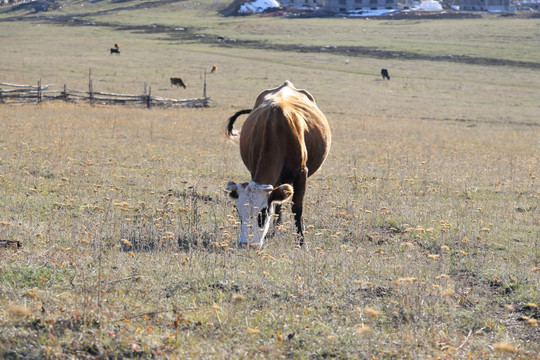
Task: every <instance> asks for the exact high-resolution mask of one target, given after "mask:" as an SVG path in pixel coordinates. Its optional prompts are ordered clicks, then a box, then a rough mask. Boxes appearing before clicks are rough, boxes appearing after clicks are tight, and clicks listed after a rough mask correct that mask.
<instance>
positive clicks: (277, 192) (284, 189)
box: [268, 184, 293, 204]
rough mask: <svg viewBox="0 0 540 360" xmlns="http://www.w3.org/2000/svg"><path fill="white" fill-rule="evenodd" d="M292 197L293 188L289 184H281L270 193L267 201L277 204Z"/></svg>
mask: <svg viewBox="0 0 540 360" xmlns="http://www.w3.org/2000/svg"><path fill="white" fill-rule="evenodd" d="M292 195H293V188H292V186H291V185H289V184H283V185H281V186H279V187H277V188H275V189H274V190H272V192H271V193H270V198H269V199H268V203H270V204H271V203H273V202H278V203H282V202H284V201H287V200H289V199H290V198H291V197H292Z"/></svg>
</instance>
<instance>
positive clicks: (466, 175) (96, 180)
mask: <svg viewBox="0 0 540 360" xmlns="http://www.w3.org/2000/svg"><path fill="white" fill-rule="evenodd" d="M120 4H123V5H122V6H123V7H125V9H122V10H119V9H118V6H119V5H118V4H117V3H111V2H97V3H94V4H88V3H84V6H81V3H69V4H68V5H67V6H65V7H64V8H62V9H59V10H57V11H54V12H51V13H50V15H51V16H56V15H70V16H74V15H77V16H80V17H82V18H83V19H84V20H85V21H94V22H96V23H113V22H114V23H118V24H119V25H124V26H127V25H131V26H141V25H148V24H157V25H163V26H173V27H174V26H186V28H190V27H194V28H195V27H196V29H194V30H193V31H194V32H193V34H195V33H198V32H200V33H204V34H207V36H206V38H209V37H211V36H215V35H218V34H226V36H227V37H236V38H238V39H240V38H241V36H242V37H244V38H245V39H247V40H257V41H262V40H265V41H267V42H268V43H273V44H287V43H290V44H309V45H320V46H326V45H343V46H351V44H353V43H354V42H356V41H357V38H358V36H359V34H360V32H362V33H364V31H363V30H362V29H364V28H365V29H366V31H365V32H366V33H368V34H369V37H368V39H366V40H365V41H366V43H365V44H366V46H375V44H376V45H377V47H378V48H385V49H387V50H395V51H402V50H407V51H411V52H426V53H430V54H449V53H450V54H455V55H458V54H469V55H472V56H478V57H486V58H501V59H507V60H515V61H533V62H534V61H537V59H538V55H539V54H538V52H539V51H540V50H539V49H538V47H537V46H531V43H532V42H534V41H535V40H534V39H536V38H538V36H536V35H538V34H537V33H538V31H539V29H540V21H539V20H538V19H536V20H535V19H519V18H516V19H513V18H502V17H496V16H493V15H490V16H484V17H483V18H479V19H468V20H440V21H418V22H411V21H407V20H401V21H391V22H388V21H377V20H369V21H368V20H360V19H355V20H352V19H348V20H344V19H322V20H317V19H267V18H264V19H263V18H258V17H247V18H245V17H242V18H221V17H218V16H217V15H216V11H217V9H218V8H219V7H220V6H222V5H226V4H222V5H220V4H219V3H209V2H199V3H197V2H185V3H184V2H180V3H177V4H176V5H175V4H169V5H163V6H161V7H156V8H150V7H148V9H147V10H144V9H140V8H138V9H128V8H127V7H128V5H130V4H131V2H125V3H120ZM133 4H136V3H135V2H133ZM183 5H185V6H183ZM79 8H84V14H82V11H83V10H79ZM0 9H1V10H0V33H2V37H1V38H0V45H1V49H2V56H0V82H9V83H23V84H24V83H32V84H33V83H35V82H36V81H37V78H41V79H42V81H43V82H44V83H48V84H54V85H52V87H53V88H54V87H57V88H60V87H61V86H63V84H64V83H67V85H68V87H70V88H73V89H85V88H86V86H87V81H88V69H90V68H91V69H92V76H93V79H94V82H95V87H96V88H97V89H96V90H102V91H113V92H126V93H133V92H137V91H140V92H142V89H143V84H144V82H147V83H148V84H150V85H151V86H152V93H153V94H155V95H161V96H167V97H176V98H181V97H196V96H200V95H201V94H202V83H203V80H202V69H207V70H208V69H210V67H211V66H212V65H213V64H217V65H218V66H219V70H218V72H217V73H216V74H211V75H210V74H208V76H207V78H208V93H209V96H210V97H211V98H212V103H211V107H210V108H208V109H159V108H153V109H151V110H148V109H145V108H142V107H141V108H136V107H133V108H131V107H120V106H117V107H115V106H110V107H105V106H99V105H98V106H95V107H90V106H87V105H82V104H65V103H44V104H41V105H24V106H15V105H6V104H3V105H0V240H18V241H20V243H21V244H22V247H21V248H19V249H14V248H0V358H6V359H19V358H25V359H26V358H52V359H55V358H59V359H64V358H130V357H132V358H158V359H161V358H171V359H183V358H202V359H230V358H246V359H252V358H272V359H274V358H295V359H305V358H315V359H323V358H342V359H343V358H385V359H396V358H411V359H424V358H426V359H435V358H441V359H444V358H446V359H456V358H457V359H466V358H467V359H468V358H474V359H482V358H485V359H491V358H501V359H507V358H516V359H538V358H539V357H540V345H539V343H540V341H539V340H540V330H539V328H538V319H539V318H540V310H539V309H538V305H540V290H539V289H540V216H539V210H540V209H539V208H540V200H539V197H540V186H539V185H540V184H539V179H538V178H539V176H540V171H539V169H540V119H539V118H538V113H539V108H540V100H539V98H538V94H539V91H540V76H539V70H538V69H535V68H527V67H508V66H486V65H470V64H463V63H457V62H451V61H449V62H445V61H425V60H422V61H416V60H415V61H405V60H401V59H397V58H388V59H380V58H370V57H356V56H345V55H335V54H332V53H328V52H324V51H322V52H319V53H316V52H285V51H283V50H280V49H278V48H275V49H273V50H269V49H266V50H265V49H252V48H244V47H241V46H237V47H220V46H218V45H217V44H214V43H211V42H201V41H196V40H193V39H181V38H175V37H174V36H171V34H170V33H166V32H151V33H146V32H140V31H127V30H124V31H119V30H117V29H116V28H115V27H111V26H103V25H92V26H90V25H89V26H66V25H62V24H53V23H51V22H47V21H44V19H43V14H38V15H40V16H42V19H41V20H39V21H38V20H37V19H36V20H34V21H29V20H19V21H16V22H13V21H2V20H6V19H8V18H12V17H13V16H20V17H22V16H26V17H36V16H37V15H36V14H32V13H22V12H17V13H9V12H6V11H5V10H3V9H4V8H0ZM104 10H108V11H109V12H104ZM173 10H175V11H173ZM116 13H120V15H116ZM47 15H49V13H47ZM318 21H320V23H319V22H318ZM465 21H466V22H465ZM318 24H323V25H318ZM464 24H466V25H464ZM392 25H395V26H392ZM323 26H324V28H331V29H332V31H323V32H322V33H321V34H320V36H314V33H315V32H316V31H317V30H318V29H319V28H323ZM398 28H399V29H403V30H399V29H398ZM246 29H249V30H246ZM442 29H446V30H447V32H448V33H449V34H450V35H449V36H448V37H446V36H443V35H442V32H443V30H442ZM482 29H484V30H485V31H483V30H482ZM188 32H189V31H188ZM287 34H294V36H291V37H288V36H287ZM419 34H420V35H421V36H419ZM535 34H536V35H535ZM4 35H5V36H4ZM115 42H119V43H120V44H121V48H122V54H121V55H120V56H110V55H109V53H108V48H109V47H111V45H112V44H113V43H115ZM428 45H429V46H428ZM525 49H526V50H525ZM381 67H386V68H388V69H389V71H390V74H391V76H392V79H391V81H389V82H388V81H387V82H384V81H382V80H381V79H380V75H379V71H380V68H381ZM172 75H178V76H182V77H183V78H184V79H186V80H187V82H188V88H187V89H186V90H184V89H171V88H170V87H169V84H168V78H169V77H170V76H172ZM286 79H289V80H291V81H292V82H293V83H294V84H295V85H296V86H297V87H299V88H305V89H308V90H309V91H310V92H311V93H312V94H313V95H314V96H315V99H316V100H317V103H318V104H319V107H320V108H321V110H322V111H323V112H324V113H325V114H326V116H327V118H328V119H329V122H330V125H331V128H332V132H333V144H332V149H331V152H330V156H329V158H328V159H327V161H326V163H325V164H324V165H323V167H322V169H321V170H320V171H319V172H318V173H317V174H315V175H314V176H313V177H311V178H310V179H309V181H308V190H307V194H306V204H307V206H306V208H305V210H304V223H305V225H306V240H307V243H308V246H307V247H304V248H297V246H296V245H295V235H294V234H295V230H294V226H293V224H292V219H291V215H292V214H291V213H290V211H289V210H288V209H287V211H286V221H285V223H284V224H283V226H281V227H280V229H278V231H277V234H276V235H275V236H274V237H273V238H271V239H269V241H268V246H267V247H266V248H265V249H263V250H258V249H238V248H236V247H235V241H236V238H237V236H238V232H239V229H238V223H237V222H238V218H237V216H236V214H235V212H234V205H233V201H231V200H230V199H229V198H228V197H227V196H226V194H225V193H224V191H223V189H224V187H225V185H226V183H227V181H228V180H235V181H247V180H248V179H249V174H248V172H247V170H246V169H245V168H244V166H243V164H242V162H241V160H240V156H239V153H238V145H237V144H234V143H230V142H228V141H227V140H226V139H225V136H224V130H225V123H226V120H227V118H228V117H229V116H230V115H232V114H233V113H234V112H236V111H237V110H239V109H242V108H246V107H250V106H252V104H253V102H254V101H255V97H256V95H257V94H258V93H259V92H260V91H261V90H263V89H265V88H269V87H275V86H278V85H280V84H281V83H283V81H284V80H286Z"/></svg>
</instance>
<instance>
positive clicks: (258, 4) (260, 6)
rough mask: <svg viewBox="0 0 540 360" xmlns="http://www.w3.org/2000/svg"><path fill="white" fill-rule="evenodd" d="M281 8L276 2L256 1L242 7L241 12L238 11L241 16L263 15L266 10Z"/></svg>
mask: <svg viewBox="0 0 540 360" xmlns="http://www.w3.org/2000/svg"><path fill="white" fill-rule="evenodd" d="M280 7H281V4H280V3H279V2H277V1H276V0H255V1H252V2H247V3H245V4H244V5H242V6H240V10H238V12H239V13H241V14H251V13H262V12H264V11H265V10H266V9H271V8H280Z"/></svg>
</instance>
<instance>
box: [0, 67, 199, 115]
mask: <svg viewBox="0 0 540 360" xmlns="http://www.w3.org/2000/svg"><path fill="white" fill-rule="evenodd" d="M88 79H89V81H88V91H82V90H73V89H68V88H67V86H66V85H65V84H64V88H63V90H50V89H49V88H50V87H52V85H42V84H41V79H39V80H38V83H37V86H34V85H19V84H9V83H0V104H17V103H41V102H45V101H53V100H62V101H70V102H88V103H90V104H92V105H94V104H102V105H114V104H119V105H127V104H133V105H137V104H141V105H144V106H146V107H149V108H150V107H152V106H166V107H167V106H180V107H208V104H209V102H210V98H209V97H207V96H206V72H205V74H204V88H203V97H201V98H193V99H168V98H164V97H160V96H152V95H151V92H152V88H151V87H148V91H147V90H146V88H147V86H146V84H145V85H144V92H143V94H142V95H135V94H115V93H108V92H102V91H94V87H93V82H92V76H91V74H90V75H89V77H88Z"/></svg>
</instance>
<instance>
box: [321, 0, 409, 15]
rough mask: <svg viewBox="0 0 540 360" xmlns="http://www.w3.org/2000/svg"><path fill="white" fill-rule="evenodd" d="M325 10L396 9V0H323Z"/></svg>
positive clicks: (335, 11) (336, 11)
mask: <svg viewBox="0 0 540 360" xmlns="http://www.w3.org/2000/svg"><path fill="white" fill-rule="evenodd" d="M323 8H324V10H326V11H329V12H333V13H339V12H346V11H354V10H397V9H398V2H397V0H325V1H324V4H323Z"/></svg>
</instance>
